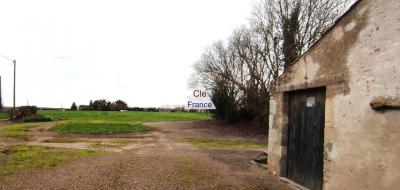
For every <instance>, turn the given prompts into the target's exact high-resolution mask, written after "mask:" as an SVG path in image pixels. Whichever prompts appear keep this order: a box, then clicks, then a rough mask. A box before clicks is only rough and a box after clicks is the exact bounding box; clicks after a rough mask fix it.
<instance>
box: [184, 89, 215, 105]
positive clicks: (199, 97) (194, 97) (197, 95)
mask: <svg viewBox="0 0 400 190" xmlns="http://www.w3.org/2000/svg"><path fill="white" fill-rule="evenodd" d="M190 92H191V94H190V95H189V96H188V100H187V102H186V106H185V107H186V109H196V110H213V109H215V105H214V103H213V102H212V100H211V98H210V96H209V95H208V93H207V91H206V90H205V89H204V88H201V87H196V88H193V89H192V90H191V91H190Z"/></svg>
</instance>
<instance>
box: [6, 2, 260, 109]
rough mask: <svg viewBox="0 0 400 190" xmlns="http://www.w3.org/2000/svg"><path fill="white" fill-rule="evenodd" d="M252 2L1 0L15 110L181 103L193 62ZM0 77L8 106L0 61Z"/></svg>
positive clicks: (9, 87)
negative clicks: (95, 102) (105, 102)
mask: <svg viewBox="0 0 400 190" xmlns="http://www.w3.org/2000/svg"><path fill="white" fill-rule="evenodd" d="M254 3H255V1H254V0H234V1H232V0H218V1H217V0H135V1H132V0H35V1H32V0H0V24H1V29H0V54H2V55H6V56H8V57H10V58H12V59H16V60H17V105H26V104H27V101H29V104H30V105H37V106H51V107H60V106H61V104H62V105H63V107H69V106H70V105H71V103H72V102H73V101H75V102H77V104H87V103H88V101H89V100H90V99H99V98H105V99H109V100H116V99H122V100H125V101H127V102H128V104H129V105H130V106H162V105H166V104H169V105H175V104H185V99H186V96H187V95H188V94H187V80H188V78H189V77H190V74H191V73H192V65H193V63H194V62H195V61H196V60H198V59H199V57H200V55H201V53H202V51H203V50H204V49H205V48H206V47H207V46H208V45H210V44H211V43H212V42H214V41H216V40H219V39H226V38H227V37H228V36H229V35H230V34H231V33H232V31H233V30H234V28H236V27H239V26H241V25H243V24H246V23H247V19H248V18H249V16H250V14H251V9H252V7H253V5H254ZM0 75H1V76H2V84H3V86H2V89H3V98H4V100H3V102H4V104H5V105H12V65H11V63H10V62H9V61H7V60H5V59H2V58H0Z"/></svg>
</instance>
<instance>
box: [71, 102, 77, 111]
mask: <svg viewBox="0 0 400 190" xmlns="http://www.w3.org/2000/svg"><path fill="white" fill-rule="evenodd" d="M77 109H78V106H76V104H75V102H73V103H72V105H71V110H72V111H76V110H77Z"/></svg>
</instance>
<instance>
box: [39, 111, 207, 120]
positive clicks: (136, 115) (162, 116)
mask: <svg viewBox="0 0 400 190" xmlns="http://www.w3.org/2000/svg"><path fill="white" fill-rule="evenodd" d="M39 114H41V115H44V116H48V117H52V118H54V119H56V120H69V121H76V122H88V121H90V122H148V121H189V120H207V119H211V114H204V113H183V112H100V111H49V110H40V111H39Z"/></svg>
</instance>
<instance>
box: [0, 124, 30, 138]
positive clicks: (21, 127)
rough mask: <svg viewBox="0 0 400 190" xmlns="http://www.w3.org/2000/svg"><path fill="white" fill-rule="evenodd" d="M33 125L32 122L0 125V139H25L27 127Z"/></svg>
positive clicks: (27, 135)
mask: <svg viewBox="0 0 400 190" xmlns="http://www.w3.org/2000/svg"><path fill="white" fill-rule="evenodd" d="M30 127H35V125H32V124H14V125H7V126H3V127H0V139H1V138H13V139H20V140H26V139H28V137H29V134H28V133H27V132H26V129H27V128H30Z"/></svg>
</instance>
